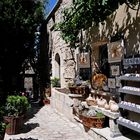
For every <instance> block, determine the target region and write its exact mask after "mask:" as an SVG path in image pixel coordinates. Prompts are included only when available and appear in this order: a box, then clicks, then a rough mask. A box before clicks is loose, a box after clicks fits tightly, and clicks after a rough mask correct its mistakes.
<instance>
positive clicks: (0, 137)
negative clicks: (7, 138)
mask: <svg viewBox="0 0 140 140" xmlns="http://www.w3.org/2000/svg"><path fill="white" fill-rule="evenodd" d="M3 113H4V112H3V108H2V107H0V140H4V135H5V128H6V124H5V123H4V120H3Z"/></svg>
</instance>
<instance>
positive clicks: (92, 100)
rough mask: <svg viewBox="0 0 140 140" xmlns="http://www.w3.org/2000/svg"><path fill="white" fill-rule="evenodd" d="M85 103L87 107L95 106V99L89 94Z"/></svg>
mask: <svg viewBox="0 0 140 140" xmlns="http://www.w3.org/2000/svg"><path fill="white" fill-rule="evenodd" d="M86 102H87V105H89V106H91V105H96V104H97V102H96V99H95V97H94V96H93V97H92V96H91V94H89V97H88V98H87V99H86Z"/></svg>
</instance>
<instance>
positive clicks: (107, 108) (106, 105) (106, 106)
mask: <svg viewBox="0 0 140 140" xmlns="http://www.w3.org/2000/svg"><path fill="white" fill-rule="evenodd" d="M104 108H105V109H106V110H109V109H110V107H109V104H108V103H107V102H106V104H105V106H104Z"/></svg>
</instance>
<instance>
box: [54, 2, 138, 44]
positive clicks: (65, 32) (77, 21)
mask: <svg viewBox="0 0 140 140" xmlns="http://www.w3.org/2000/svg"><path fill="white" fill-rule="evenodd" d="M138 2H139V3H140V1H139V0H73V4H72V5H71V7H69V8H65V9H64V10H63V12H62V14H63V21H61V22H59V23H58V24H56V27H55V29H56V30H60V31H61V36H62V38H63V39H64V40H65V41H66V43H70V44H71V45H72V46H74V47H77V46H76V45H75V44H76V42H79V33H80V31H81V30H86V29H88V28H89V27H91V26H92V25H98V24H99V23H103V21H104V20H105V19H106V18H107V17H108V16H109V15H111V14H112V13H113V12H114V11H115V10H116V9H118V7H119V5H121V4H123V3H126V4H127V5H128V6H129V8H132V9H134V8H133V7H135V6H136V5H137V4H138Z"/></svg>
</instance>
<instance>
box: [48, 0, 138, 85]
mask: <svg viewBox="0 0 140 140" xmlns="http://www.w3.org/2000/svg"><path fill="white" fill-rule="evenodd" d="M71 4H72V1H71V0H58V1H57V3H56V5H55V6H54V8H53V9H52V11H51V12H50V13H49V15H48V17H47V31H48V34H49V48H51V53H52V57H51V59H52V61H51V62H52V77H57V78H60V83H61V87H66V86H67V85H68V83H69V82H70V81H72V80H73V79H74V78H75V76H76V75H77V74H78V73H81V75H82V76H83V75H84V74H85V73H86V74H85V75H87V77H90V76H91V75H90V74H89V73H90V72H91V70H90V68H91V67H92V71H93V70H94V69H93V67H94V66H93V65H91V64H92V62H93V61H96V62H97V63H98V65H99V67H100V69H101V71H102V72H104V73H105V74H106V75H107V76H110V72H109V71H108V70H107V71H106V69H109V65H110V63H108V57H109V56H108V44H109V43H111V42H116V41H119V40H120V42H121V43H122V44H125V45H123V46H124V51H123V53H124V55H123V57H124V56H125V57H128V56H130V57H131V56H134V55H139V54H140V37H139V35H140V32H139V31H140V25H139V23H140V22H139V20H140V19H139V17H140V12H139V10H133V9H131V8H129V7H128V6H127V5H126V4H123V5H120V6H119V8H118V9H117V10H116V11H115V12H114V13H113V14H112V15H110V17H109V18H108V19H107V20H106V21H104V24H99V26H96V27H91V28H89V30H87V31H85V32H84V36H85V39H87V40H88V41H89V42H88V44H89V45H90V48H91V52H92V58H91V62H90V55H89V53H87V56H86V57H87V59H88V62H87V63H85V64H81V63H80V62H79V57H80V56H79V55H80V53H79V50H78V49H76V50H72V49H70V47H69V44H66V43H65V41H64V40H62V38H61V35H60V31H55V30H54V24H56V23H58V22H60V21H61V20H63V19H62V14H61V12H62V10H63V9H64V8H65V7H69V6H70V5H71ZM135 8H136V9H137V8H138V6H137V7H135ZM123 57H122V58H123ZM73 58H74V59H73ZM87 77H86V78H84V76H83V79H84V80H87Z"/></svg>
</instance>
